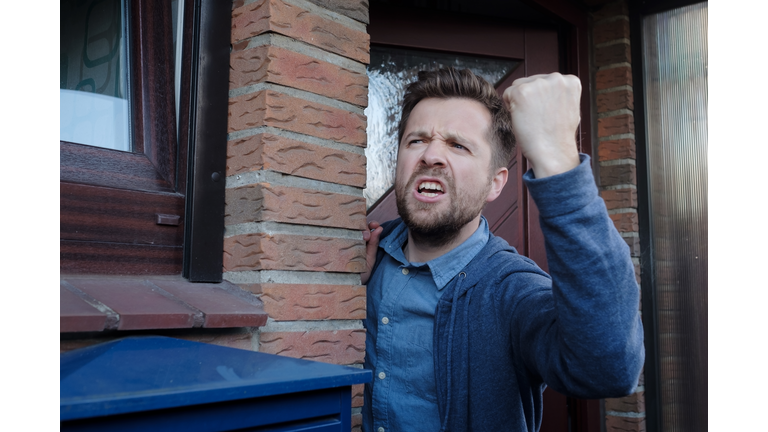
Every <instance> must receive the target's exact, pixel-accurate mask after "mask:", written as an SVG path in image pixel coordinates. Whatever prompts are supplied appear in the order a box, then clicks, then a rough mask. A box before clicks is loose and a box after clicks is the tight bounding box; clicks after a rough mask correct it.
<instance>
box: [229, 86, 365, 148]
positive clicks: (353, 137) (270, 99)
mask: <svg viewBox="0 0 768 432" xmlns="http://www.w3.org/2000/svg"><path fill="white" fill-rule="evenodd" d="M365 125H366V119H365V116H363V115H361V114H356V113H353V112H349V111H345V110H341V109H338V108H333V107H330V106H327V105H322V104H318V103H314V102H309V101H306V100H303V99H299V98H295V97H291V96H287V95H284V94H282V93H278V92H275V91H272V90H265V91H260V92H257V93H251V94H245V95H242V96H238V97H235V98H231V99H230V100H229V125H228V127H229V129H228V131H229V132H234V131H238V130H243V129H251V128H255V127H259V126H273V127H276V128H280V129H285V130H289V131H293V132H298V133H302V134H306V135H312V136H316V137H318V138H324V139H328V140H332V141H338V142H342V143H346V144H352V145H356V146H360V147H365V143H366V133H365Z"/></svg>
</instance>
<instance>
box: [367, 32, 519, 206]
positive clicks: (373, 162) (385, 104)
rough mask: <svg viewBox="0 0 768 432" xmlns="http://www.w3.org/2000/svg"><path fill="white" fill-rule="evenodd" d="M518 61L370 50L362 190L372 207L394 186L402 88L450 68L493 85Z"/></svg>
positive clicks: (438, 53)
mask: <svg viewBox="0 0 768 432" xmlns="http://www.w3.org/2000/svg"><path fill="white" fill-rule="evenodd" d="M518 63H519V62H518V61H513V60H504V59H492V58H486V57H475V56H469V55H461V54H451V53H440V52H430V51H421V50H412V49H402V48H393V47H379V46H372V47H371V64H370V65H369V66H368V108H366V109H365V115H366V117H367V118H368V128H367V131H368V132H367V133H368V146H367V148H366V149H365V156H366V158H367V161H368V162H367V163H368V167H367V169H366V171H367V174H368V178H367V181H366V187H365V189H364V190H363V194H364V195H365V200H366V204H367V206H368V207H370V206H372V205H373V204H374V203H376V201H377V200H378V199H379V198H381V196H382V195H384V193H386V192H387V190H388V189H389V188H390V187H391V186H392V185H393V184H394V183H395V163H396V162H397V123H398V122H399V121H400V105H401V104H402V103H403V92H404V91H405V86H406V85H408V84H410V83H411V82H413V81H415V80H416V78H417V75H418V73H419V71H420V70H431V69H435V68H438V67H447V66H453V67H455V68H457V69H469V70H471V71H472V72H474V73H476V74H477V75H479V76H481V77H483V78H484V79H485V80H486V81H488V82H490V83H491V84H494V85H496V83H498V82H500V81H501V80H502V79H503V78H504V77H505V76H507V74H509V73H510V72H511V71H512V70H513V69H514V68H515V66H516V65H517V64H518Z"/></svg>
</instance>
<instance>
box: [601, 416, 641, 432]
mask: <svg viewBox="0 0 768 432" xmlns="http://www.w3.org/2000/svg"><path fill="white" fill-rule="evenodd" d="M605 430H606V432H645V418H644V417H642V418H637V417H617V416H611V415H609V416H605Z"/></svg>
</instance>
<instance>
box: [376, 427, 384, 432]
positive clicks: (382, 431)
mask: <svg viewBox="0 0 768 432" xmlns="http://www.w3.org/2000/svg"><path fill="white" fill-rule="evenodd" d="M376 431H377V432H384V428H383V427H380V428H378V429H376Z"/></svg>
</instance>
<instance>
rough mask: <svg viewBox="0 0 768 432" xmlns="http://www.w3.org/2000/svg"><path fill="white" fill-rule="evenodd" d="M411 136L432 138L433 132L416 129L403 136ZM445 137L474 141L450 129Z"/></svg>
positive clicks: (460, 140)
mask: <svg viewBox="0 0 768 432" xmlns="http://www.w3.org/2000/svg"><path fill="white" fill-rule="evenodd" d="M410 137H418V138H430V137H432V134H431V133H430V132H429V131H427V130H426V129H416V130H414V131H411V132H410V133H408V134H407V135H405V136H404V137H403V139H404V140H405V139H408V138H410ZM443 137H444V138H445V139H446V140H448V141H458V142H461V143H473V141H472V140H470V139H469V138H466V137H464V136H463V135H461V134H460V133H458V132H453V131H448V132H446V133H445V134H443Z"/></svg>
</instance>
